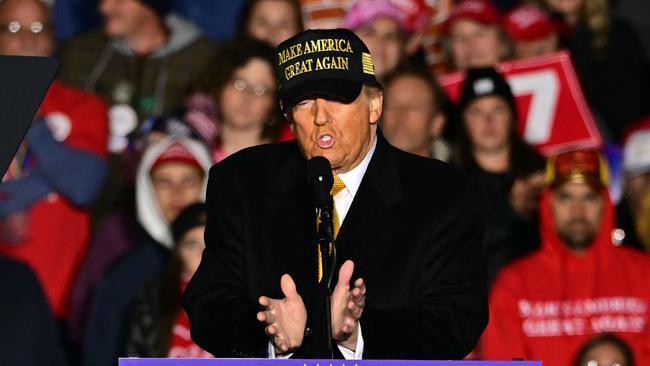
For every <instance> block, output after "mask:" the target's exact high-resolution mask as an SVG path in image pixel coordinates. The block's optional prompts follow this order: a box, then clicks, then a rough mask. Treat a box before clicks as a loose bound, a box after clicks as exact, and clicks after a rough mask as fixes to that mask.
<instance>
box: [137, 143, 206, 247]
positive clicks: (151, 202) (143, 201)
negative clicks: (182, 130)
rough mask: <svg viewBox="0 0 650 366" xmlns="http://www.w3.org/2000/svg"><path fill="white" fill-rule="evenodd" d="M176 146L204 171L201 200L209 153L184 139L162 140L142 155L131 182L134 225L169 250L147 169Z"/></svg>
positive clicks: (166, 230)
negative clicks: (184, 150)
mask: <svg viewBox="0 0 650 366" xmlns="http://www.w3.org/2000/svg"><path fill="white" fill-rule="evenodd" d="M174 143H180V144H181V145H183V147H184V148H185V149H186V150H188V151H189V152H190V153H191V154H192V155H193V156H194V158H195V159H196V161H197V162H198V163H199V164H200V165H201V167H202V168H203V172H204V179H203V188H202V190H201V192H202V193H201V197H200V200H201V201H205V190H206V188H207V184H208V171H209V170H210V167H211V166H212V159H211V157H210V153H209V152H208V150H207V149H206V148H205V146H203V145H202V144H201V143H200V142H197V141H195V140H192V139H188V138H172V137H169V138H166V139H164V140H162V141H160V142H158V143H156V144H155V145H152V146H150V147H149V148H148V149H147V150H146V151H145V152H144V154H143V155H142V158H141V160H140V164H139V166H138V172H137V175H136V183H135V199H136V210H137V215H138V222H139V223H140V224H141V225H142V227H143V228H144V229H145V231H146V232H147V233H148V234H149V235H150V236H151V237H152V238H153V239H154V240H155V241H157V242H158V243H160V244H162V245H163V246H165V247H166V248H167V249H171V248H172V245H173V244H174V240H173V239H172V234H171V231H170V229H169V223H168V222H167V221H166V220H165V218H164V216H163V212H162V210H161V208H160V206H159V205H158V200H157V199H156V193H155V192H154V189H153V181H152V179H151V168H152V166H153V165H154V163H155V162H156V160H157V159H158V157H160V155H161V154H162V153H164V152H165V151H166V150H167V149H168V148H169V147H170V146H171V145H172V144H174Z"/></svg>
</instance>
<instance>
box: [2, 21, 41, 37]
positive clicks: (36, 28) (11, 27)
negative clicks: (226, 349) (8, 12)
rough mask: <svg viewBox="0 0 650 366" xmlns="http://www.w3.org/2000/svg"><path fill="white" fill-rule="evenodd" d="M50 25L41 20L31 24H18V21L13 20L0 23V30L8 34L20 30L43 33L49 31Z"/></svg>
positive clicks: (19, 31)
mask: <svg viewBox="0 0 650 366" xmlns="http://www.w3.org/2000/svg"><path fill="white" fill-rule="evenodd" d="M49 28H50V25H49V24H45V23H41V22H38V21H36V22H32V23H31V24H24V25H23V24H20V22H17V21H13V22H9V23H7V24H0V32H2V33H8V34H19V33H22V32H25V33H31V34H34V35H37V34H45V33H48V32H49Z"/></svg>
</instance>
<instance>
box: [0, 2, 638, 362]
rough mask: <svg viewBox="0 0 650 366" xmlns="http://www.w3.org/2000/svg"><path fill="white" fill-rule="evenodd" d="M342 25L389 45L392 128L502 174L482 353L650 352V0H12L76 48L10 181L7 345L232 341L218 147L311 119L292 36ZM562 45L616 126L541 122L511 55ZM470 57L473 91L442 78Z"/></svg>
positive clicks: (416, 144) (30, 41)
mask: <svg viewBox="0 0 650 366" xmlns="http://www.w3.org/2000/svg"><path fill="white" fill-rule="evenodd" d="M333 27H345V28H349V29H351V30H353V31H354V32H355V33H357V34H358V35H359V36H360V38H361V39H362V40H363V41H364V42H365V43H366V44H367V46H368V48H369V50H370V52H371V54H372V57H373V61H374V63H375V69H376V74H377V76H378V78H379V79H380V80H381V81H382V82H383V85H384V113H383V115H382V120H381V131H382V133H383V134H384V135H385V137H386V138H387V139H388V140H389V142H391V143H392V144H393V145H395V146H397V147H399V148H400V149H403V150H405V151H408V152H411V153H414V154H418V155H421V156H424V157H428V158H435V159H440V160H443V161H447V162H449V163H450V164H453V165H455V166H457V167H458V168H459V169H461V170H463V171H465V172H466V173H467V174H468V175H469V176H471V177H472V178H473V179H474V180H475V181H476V182H477V186H478V187H479V189H480V190H481V191H482V193H483V195H484V196H483V197H484V199H483V200H481V201H480V202H476V204H477V205H483V206H484V209H485V212H486V215H485V222H486V232H485V239H484V250H485V253H486V258H487V262H488V272H489V273H488V275H487V277H486V279H485V280H486V281H487V282H488V283H489V284H490V287H491V294H490V307H491V309H490V310H491V315H490V316H491V323H490V325H489V326H488V329H487V331H486V333H485V335H484V337H483V339H482V340H481V342H480V343H479V345H478V346H477V348H476V350H475V351H474V352H473V353H472V354H471V355H469V356H468V358H474V359H482V358H485V359H496V358H501V359H504V358H505V359H511V358H513V357H522V358H524V357H525V358H537V359H539V358H542V359H544V360H545V361H548V364H549V365H553V366H562V365H589V366H594V365H622V366H626V365H627V366H629V365H632V364H634V359H635V358H636V360H637V364H643V362H642V361H643V360H648V361H650V329H649V328H650V325H648V321H650V310H648V305H649V304H650V285H648V283H649V282H650V277H649V276H648V275H649V274H650V268H649V264H650V261H648V260H647V258H648V257H647V253H650V118H649V117H648V116H650V68H649V67H648V65H649V63H650V62H649V60H650V28H649V27H650V2H647V1H644V0H459V1H454V0H426V1H425V0H251V1H245V0H230V1H214V0H93V1H90V0H49V1H39V0H2V1H0V54H4V55H31V56H56V57H58V58H59V60H60V63H61V66H60V69H59V72H58V74H57V78H56V80H55V82H54V83H53V85H52V86H51V88H50V90H49V91H48V94H47V96H46V98H45V101H44V103H43V105H42V106H41V108H40V110H39V112H38V114H37V116H36V119H35V120H34V122H33V124H32V126H31V128H30V130H29V131H28V133H27V136H26V138H25V140H24V141H23V143H22V144H21V146H20V148H19V150H18V152H17V154H16V156H15V158H14V159H13V161H12V163H11V166H10V168H9V170H8V172H7V173H6V174H5V176H4V177H3V180H2V184H0V278H1V280H0V293H2V297H3V300H2V301H0V303H1V305H0V309H1V310H2V311H1V312H0V327H1V328H2V329H3V330H2V332H0V360H3V362H0V363H2V364H13V365H88V366H90V365H93V366H94V365H97V366H102V365H107V366H108V365H115V364H116V362H117V361H116V359H117V357H121V356H140V357H211V355H210V354H208V353H207V352H205V351H204V350H202V349H201V348H200V347H198V346H197V345H195V344H194V343H193V342H192V340H191V338H190V336H189V322H188V320H187V316H186V315H185V313H184V312H183V311H182V310H181V307H180V294H181V293H182V291H183V289H184V287H185V286H186V284H187V282H188V281H189V279H190V278H191V276H192V274H193V272H194V271H195V270H196V268H197V266H198V263H199V261H200V258H201V253H202V250H203V248H204V246H205V245H204V242H203V228H204V226H205V220H206V219H205V207H204V205H203V204H202V203H201V201H202V200H203V199H204V197H205V188H206V181H207V175H208V170H209V168H210V166H211V165H212V164H214V163H218V162H219V161H220V160H222V159H225V158H226V157H227V156H229V155H230V154H233V153H235V152H237V151H239V150H241V149H244V148H246V147H249V146H254V145H258V144H265V143H273V142H279V141H286V140H289V139H292V138H293V135H292V132H291V129H290V126H289V125H288V123H287V121H286V120H285V118H284V116H283V115H282V114H281V113H280V109H279V106H278V99H277V93H276V91H277V85H278V82H277V79H276V76H275V61H274V58H275V52H274V47H275V46H277V45H278V44H279V43H281V42H282V41H284V40H285V39H287V38H289V37H291V36H293V35H295V34H297V33H299V32H301V31H302V30H304V29H308V28H333ZM561 50H565V51H567V52H568V53H569V55H570V57H571V63H572V65H573V68H574V69H575V73H576V75H577V80H578V83H579V86H580V89H581V90H582V92H583V94H584V97H585V99H586V102H587V105H588V108H589V111H590V114H591V115H593V119H594V121H595V125H596V126H597V129H598V135H599V136H600V140H601V141H600V142H601V143H599V144H598V146H592V148H597V149H596V150H593V149H592V150H590V151H587V152H585V151H571V150H577V146H569V147H567V148H565V149H564V150H565V151H569V152H568V153H567V154H569V155H566V154H565V155H560V156H561V157H558V158H557V159H556V158H555V157H552V156H548V155H549V154H546V153H543V152H542V151H539V149H536V147H535V146H533V145H531V144H530V143H529V142H527V141H526V140H525V138H524V136H523V134H522V131H521V129H520V128H519V127H518V125H517V121H518V116H519V114H521V113H523V112H522V111H521V110H518V107H517V103H516V102H515V97H514V96H513V93H512V90H511V87H510V86H509V85H508V83H507V82H506V81H505V80H504V77H503V76H502V75H501V74H500V73H499V72H498V71H497V70H498V68H497V69H496V70H495V69H494V68H493V67H496V66H498V65H501V63H503V62H510V61H513V60H519V59H528V60H530V59H534V58H543V57H546V56H548V55H552V54H555V53H556V52H558V51H561ZM458 71H460V72H462V75H465V76H466V78H465V80H464V81H463V84H462V86H461V91H460V96H459V98H454V99H457V100H453V101H452V98H450V97H449V96H448V93H447V91H446V90H445V88H443V87H442V86H441V83H440V82H439V79H440V78H441V77H442V76H443V75H445V74H449V73H452V72H458ZM560 120H561V123H562V128H571V126H572V124H573V123H576V122H575V121H573V120H571V119H562V118H560ZM558 152H559V151H558ZM567 156H568V157H567ZM549 158H550V159H551V160H548V159H549ZM565 160H566V162H565V163H563V161H565ZM585 162H586V163H585ZM583 163H584V164H583ZM563 164H564V165H563ZM581 164H582V165H581ZM566 166H572V167H574V168H575V167H576V166H578V168H576V169H578V173H580V174H582V175H583V176H585V177H590V176H592V175H593V176H596V175H597V176H598V177H599V181H598V184H593V185H590V186H589V187H592V188H593V189H592V190H593V191H595V192H598V194H600V193H601V192H602V194H603V196H602V197H603V201H604V202H601V205H600V206H597V205H592V204H591V203H593V202H592V201H593V199H592V201H589V199H590V198H589V197H588V196H585V197H586V198H584V197H582V196H581V198H580V199H582V200H583V201H584V202H586V203H584V202H583V203H584V204H579V205H577V206H575V207H573V206H572V207H573V208H572V210H573V211H572V213H570V214H569V215H573V216H571V218H569V219H567V220H569V223H568V225H569V226H570V225H573V224H575V225H580V224H582V223H584V225H585V226H586V227H587V229H588V228H589V224H591V226H592V227H591V229H592V231H593V233H591V234H592V235H591V236H590V237H588V239H589V240H587V242H588V243H587V244H588V245H582V247H580V248H578V250H576V246H577V247H579V245H578V244H580V243H577V244H576V243H575V241H576V240H577V239H576V240H573V241H572V239H575V238H569V237H564V236H562V232H561V231H562V230H561V228H562V221H561V216H562V215H561V213H559V212H556V210H552V212H551V213H549V210H550V208H549V207H551V206H550V205H551V202H550V200H551V198H549V197H548V194H547V191H548V190H549V187H551V186H550V185H549V183H551V182H552V181H553V176H560V175H561V174H562V173H563V169H564V168H563V167H566ZM549 176H551V177H550V178H549ZM607 176H610V177H620V179H618V180H617V185H616V186H615V187H614V186H608V184H609V182H610V181H613V180H611V179H607ZM608 191H609V192H612V194H611V195H610V194H609V193H608ZM573 193H574V192H563V193H562V192H561V194H565V196H566V197H564V196H562V197H564V198H566V200H565V201H564V202H569V201H570V200H572V199H573V198H574V196H573ZM592 193H593V192H592ZM610 197H611V198H610ZM581 202H582V201H581ZM578 206H579V207H578ZM553 207H555V206H553ZM576 207H578V208H576ZM574 211H575V212H574ZM590 215H591V216H593V217H595V218H594V219H593V220H591V219H590V217H591V216H590ZM583 216H584V217H583ZM571 220H574V221H575V222H572V221H571ZM590 220H591V221H590ZM576 222H577V223H576ZM555 229H556V230H555ZM556 231H557V232H558V233H559V238H558V235H556V233H555V232H556ZM587 231H589V230H587ZM549 232H550V233H551V234H549ZM569 236H570V235H569ZM577 241H578V242H580V240H577ZM592 242H593V243H592ZM601 242H602V243H601ZM571 244H575V245H574V246H571ZM585 247H586V249H585ZM558 248H559V249H558ZM566 248H568V249H569V250H568V251H567V250H565V249H566ZM563 250H564V251H566V252H567V253H569V254H566V253H564V252H563ZM590 251H594V252H596V251H597V253H596V254H593V255H591V256H590V254H589V252H590ZM560 252H561V253H564V254H562V255H559V254H558V253H560ZM585 253H587V254H585ZM621 253H622V254H621ZM571 255H575V257H576V258H577V259H575V258H570V256H571ZM591 257H595V258H596V259H595V260H591V259H590V260H589V261H587V260H583V259H584V258H591ZM581 258H582V259H581ZM574 259H575V260H574ZM592 259H593V258H592ZM549 262H552V263H551V264H549ZM392 270H394V271H399V269H392ZM621 273H623V274H621ZM612 278H614V279H612ZM514 279H518V280H519V282H516V281H515V280H514ZM522 279H523V280H522ZM522 281H523V282H522ZM515 282H516V284H515ZM535 289H536V290H535ZM527 292H533V293H535V292H545V293H549V294H551V293H553V294H554V293H556V294H557V296H555V295H552V296H550V297H549V299H555V300H552V301H551V300H549V301H533V300H532V299H531V296H529V295H527V294H526V293H527ZM553 296H555V297H553ZM532 297H534V296H532ZM587 313H588V314H589V317H587V318H584V319H589V320H588V321H589V322H591V324H582V325H580V324H578V325H576V324H577V323H580V321H582V320H584V319H583V318H580V316H582V315H584V314H587ZM553 314H554V315H555V317H552V316H550V315H553ZM576 314H577V315H576ZM578 318H580V319H582V320H580V319H578ZM576 319H578V320H579V321H578V320H576ZM576 322H577V323H576ZM599 322H600V323H599ZM583 328H584V329H583ZM587 328H589V330H587ZM520 350H521V351H520ZM558 355H559V356H558ZM554 357H555V358H554ZM552 360H553V361H552ZM568 360H570V361H568ZM545 364H546V363H545Z"/></svg>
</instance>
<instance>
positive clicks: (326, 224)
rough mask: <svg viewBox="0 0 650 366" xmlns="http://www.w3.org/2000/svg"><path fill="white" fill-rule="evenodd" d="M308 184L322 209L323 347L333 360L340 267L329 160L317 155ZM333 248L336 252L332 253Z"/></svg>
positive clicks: (308, 172)
mask: <svg viewBox="0 0 650 366" xmlns="http://www.w3.org/2000/svg"><path fill="white" fill-rule="evenodd" d="M307 182H308V184H309V188H310V189H311V193H312V201H313V203H314V206H315V207H316V209H317V210H318V215H319V218H320V224H319V225H318V245H319V251H320V257H321V260H322V262H321V264H322V271H323V273H322V275H323V277H322V282H321V283H320V284H319V286H320V288H321V291H322V292H323V313H322V319H321V321H322V324H323V332H322V340H321V342H322V344H323V345H324V346H325V350H327V355H328V357H329V358H334V353H333V345H332V327H331V325H332V314H331V303H332V274H333V272H334V271H333V269H334V267H335V265H336V244H335V243H334V224H333V222H332V219H333V217H334V215H333V209H334V200H333V199H332V195H331V194H330V192H331V190H332V186H333V185H334V177H333V176H332V167H331V165H330V162H329V160H327V159H326V158H324V157H322V156H315V157H313V158H311V159H310V160H309V161H308V162H307ZM330 248H331V249H332V251H331V252H330Z"/></svg>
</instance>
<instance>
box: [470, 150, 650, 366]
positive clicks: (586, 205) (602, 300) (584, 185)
mask: <svg viewBox="0 0 650 366" xmlns="http://www.w3.org/2000/svg"><path fill="white" fill-rule="evenodd" d="M606 182H607V174H606V170H605V167H604V163H603V160H602V158H601V157H600V156H599V154H598V153H596V152H595V151H573V152H568V153H564V154H561V155H559V156H558V157H557V158H555V159H551V160H550V161H549V163H548V167H547V183H548V184H549V185H548V187H547V189H546V190H545V191H544V193H543V194H542V202H541V204H540V210H541V212H540V220H541V221H540V231H541V233H540V235H541V240H542V245H541V247H540V249H539V250H538V251H537V252H535V253H533V254H531V255H530V256H528V257H525V258H523V259H520V260H518V261H516V262H513V263H512V264H511V265H509V266H508V267H506V268H505V269H504V270H503V271H502V272H501V273H500V274H499V276H498V277H497V279H496V281H495V283H494V287H493V288H492V291H491V294H490V314H491V320H490V324H489V325H488V327H487V329H486V332H485V333H484V335H483V340H482V346H483V347H482V348H483V352H484V358H485V359H511V358H515V357H518V358H525V359H534V360H542V361H543V362H544V364H548V365H557V366H568V365H571V362H572V360H573V359H574V357H575V354H576V353H577V351H578V350H579V348H580V345H581V344H583V343H584V342H585V341H586V340H587V339H589V338H591V337H592V336H594V335H596V334H599V333H614V334H616V335H618V336H619V337H621V338H622V339H624V340H625V341H626V342H627V343H628V344H630V345H631V347H632V349H633V351H634V353H635V359H636V364H639V365H645V364H648V361H650V358H649V356H650V352H649V350H650V344H649V343H648V337H649V336H650V330H649V328H648V315H649V314H648V304H649V303H650V282H648V280H647V279H648V276H649V275H650V257H647V256H645V255H644V254H642V253H639V252H637V251H635V250H632V249H629V248H625V247H621V246H617V244H615V243H618V242H619V241H618V240H616V239H620V238H615V236H616V235H614V234H615V233H616V232H615V231H614V219H613V213H614V211H613V206H612V203H611V201H610V198H609V194H608V193H607V187H606ZM619 245H620V244H619Z"/></svg>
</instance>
